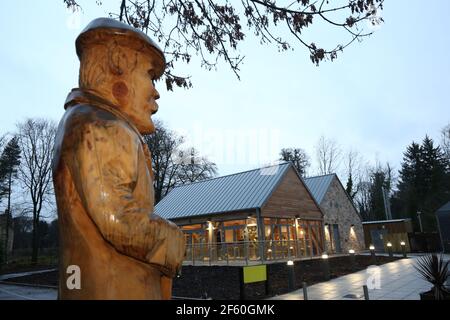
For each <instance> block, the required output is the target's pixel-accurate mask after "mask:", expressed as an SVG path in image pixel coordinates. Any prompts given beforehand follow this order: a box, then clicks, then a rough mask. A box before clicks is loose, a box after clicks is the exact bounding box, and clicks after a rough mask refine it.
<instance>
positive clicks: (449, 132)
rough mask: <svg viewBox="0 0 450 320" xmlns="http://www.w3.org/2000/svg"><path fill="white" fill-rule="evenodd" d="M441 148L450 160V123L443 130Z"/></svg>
mask: <svg viewBox="0 0 450 320" xmlns="http://www.w3.org/2000/svg"><path fill="white" fill-rule="evenodd" d="M441 148H442V150H443V151H444V153H445V156H446V157H447V159H448V160H450V123H449V124H447V125H446V126H445V127H444V128H442V130H441Z"/></svg>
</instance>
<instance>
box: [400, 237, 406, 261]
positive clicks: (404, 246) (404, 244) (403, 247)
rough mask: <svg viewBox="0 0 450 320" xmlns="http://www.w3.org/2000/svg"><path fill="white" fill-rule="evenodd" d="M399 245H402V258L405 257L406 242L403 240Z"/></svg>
mask: <svg viewBox="0 0 450 320" xmlns="http://www.w3.org/2000/svg"><path fill="white" fill-rule="evenodd" d="M400 245H401V246H402V253H403V258H407V254H406V243H405V241H401V242H400Z"/></svg>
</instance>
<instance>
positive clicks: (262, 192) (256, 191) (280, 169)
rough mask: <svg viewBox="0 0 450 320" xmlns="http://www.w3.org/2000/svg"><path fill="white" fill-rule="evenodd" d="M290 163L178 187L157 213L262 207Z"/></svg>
mask: <svg viewBox="0 0 450 320" xmlns="http://www.w3.org/2000/svg"><path fill="white" fill-rule="evenodd" d="M290 167H291V164H290V163H288V162H286V163H281V164H278V165H274V166H270V167H265V168H260V169H255V170H250V171H245V172H240V173H236V174H232V175H228V176H223V177H219V178H214V179H210V180H206V181H200V182H194V183H191V184H187V185H182V186H178V187H175V188H174V189H173V190H172V191H170V192H169V194H168V195H167V196H165V197H164V198H163V199H162V200H161V201H160V202H159V203H158V204H157V205H156V206H155V213H156V214H157V215H159V216H161V217H163V218H165V219H176V218H183V217H192V216H200V215H207V214H217V213H222V212H231V211H238V210H246V209H256V208H261V207H262V205H263V204H264V203H265V201H266V200H267V198H268V197H269V196H270V195H271V194H272V192H273V190H274V189H275V188H276V186H277V185H278V183H279V182H280V181H281V179H282V177H283V176H284V175H285V173H286V172H287V170H288V169H289V168H290Z"/></svg>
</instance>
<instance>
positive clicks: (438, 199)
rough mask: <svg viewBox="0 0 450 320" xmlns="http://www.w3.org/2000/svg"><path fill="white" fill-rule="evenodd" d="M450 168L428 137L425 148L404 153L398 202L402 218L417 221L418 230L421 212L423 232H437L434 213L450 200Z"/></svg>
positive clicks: (442, 154) (414, 145)
mask: <svg viewBox="0 0 450 320" xmlns="http://www.w3.org/2000/svg"><path fill="white" fill-rule="evenodd" d="M448 168H449V163H448V159H447V158H446V157H445V155H444V153H443V151H442V150H441V148H440V147H439V146H437V147H435V146H434V143H433V140H432V139H430V138H429V137H428V136H426V137H425V138H424V140H423V141H422V145H419V144H417V143H415V142H413V143H412V144H411V145H410V146H408V148H407V150H406V152H405V153H404V157H403V163H402V169H401V170H400V172H399V178H400V179H399V184H398V199H397V202H399V203H400V207H401V213H402V216H404V217H410V218H411V219H413V221H414V225H415V227H416V229H417V230H418V229H419V228H418V226H419V222H418V217H417V213H418V212H421V217H422V226H423V230H424V231H435V230H436V223H435V217H434V213H435V211H436V210H437V209H438V208H439V207H440V206H441V205H443V204H444V203H445V202H446V201H448V200H450V190H449V189H450V188H449V187H450V172H449V169H448Z"/></svg>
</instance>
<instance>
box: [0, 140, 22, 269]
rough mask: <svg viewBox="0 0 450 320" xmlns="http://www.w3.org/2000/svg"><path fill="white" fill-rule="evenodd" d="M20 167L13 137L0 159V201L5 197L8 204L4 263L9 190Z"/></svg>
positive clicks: (17, 147) (5, 251) (5, 253)
mask: <svg viewBox="0 0 450 320" xmlns="http://www.w3.org/2000/svg"><path fill="white" fill-rule="evenodd" d="M19 165H20V147H19V144H18V139H17V137H13V138H12V139H11V140H9V142H8V144H7V145H6V146H5V148H4V149H3V152H2V155H1V157H0V201H1V198H2V197H3V196H5V195H6V196H7V198H8V204H7V209H6V210H7V211H6V224H5V228H6V232H5V241H4V242H5V243H4V244H3V246H4V248H2V249H3V251H4V252H3V255H4V256H5V261H7V255H8V239H9V227H10V224H11V191H12V190H11V188H12V183H13V180H14V179H15V178H17V168H18V166H19Z"/></svg>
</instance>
